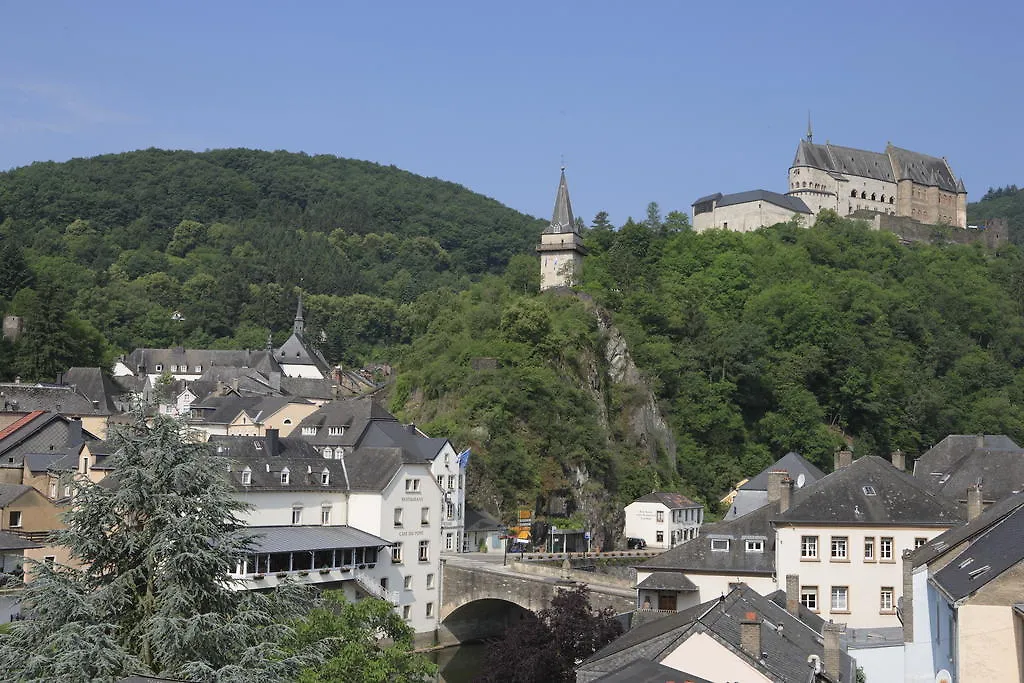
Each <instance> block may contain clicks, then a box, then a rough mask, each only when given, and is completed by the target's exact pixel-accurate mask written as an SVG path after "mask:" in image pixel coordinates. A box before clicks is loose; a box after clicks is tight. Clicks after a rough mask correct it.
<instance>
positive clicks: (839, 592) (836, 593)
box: [832, 586, 850, 612]
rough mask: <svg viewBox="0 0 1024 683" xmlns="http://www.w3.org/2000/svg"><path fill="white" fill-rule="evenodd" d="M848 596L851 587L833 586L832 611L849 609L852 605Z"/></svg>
mask: <svg viewBox="0 0 1024 683" xmlns="http://www.w3.org/2000/svg"><path fill="white" fill-rule="evenodd" d="M848 597H849V588H848V587H847V586H832V611H833V612H846V611H849V608H850V605H849V601H848V599H847V598H848Z"/></svg>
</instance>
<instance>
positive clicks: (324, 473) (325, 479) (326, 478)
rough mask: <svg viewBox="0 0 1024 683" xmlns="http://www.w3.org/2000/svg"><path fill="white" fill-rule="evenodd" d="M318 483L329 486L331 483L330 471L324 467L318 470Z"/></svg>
mask: <svg viewBox="0 0 1024 683" xmlns="http://www.w3.org/2000/svg"><path fill="white" fill-rule="evenodd" d="M320 485H321V486H330V485H331V471H330V470H329V469H327V468H326V467H325V468H323V470H321V471H320Z"/></svg>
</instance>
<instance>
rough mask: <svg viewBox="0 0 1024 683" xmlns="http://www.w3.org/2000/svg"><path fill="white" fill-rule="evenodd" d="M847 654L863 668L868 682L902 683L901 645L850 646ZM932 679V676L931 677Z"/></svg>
mask: <svg viewBox="0 0 1024 683" xmlns="http://www.w3.org/2000/svg"><path fill="white" fill-rule="evenodd" d="M848 654H849V655H850V656H851V657H853V658H854V659H856V660H857V666H858V667H860V668H862V669H864V677H865V679H866V680H867V681H869V683H903V645H902V644H900V645H892V646H889V647H862V648H855V647H850V648H849V649H848ZM932 680H934V677H933V678H932Z"/></svg>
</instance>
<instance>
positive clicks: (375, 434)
mask: <svg viewBox="0 0 1024 683" xmlns="http://www.w3.org/2000/svg"><path fill="white" fill-rule="evenodd" d="M446 443H448V439H443V438H439V437H429V436H423V435H421V434H420V433H419V432H417V431H416V428H415V426H413V425H403V424H401V423H399V422H392V421H390V420H375V421H373V422H371V423H370V425H369V426H368V427H367V429H366V432H365V433H364V434H363V438H362V439H360V441H359V445H360V446H369V447H377V448H382V447H389V446H400V447H401V448H403V449H405V450H406V451H408V452H409V453H412V454H413V455H415V456H416V457H417V458H418V459H419V460H421V461H424V462H432V461H433V460H434V458H436V457H437V455H438V454H439V453H440V452H441V449H443V448H444V445H445V444H446Z"/></svg>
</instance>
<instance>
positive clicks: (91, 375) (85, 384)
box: [61, 367, 125, 413]
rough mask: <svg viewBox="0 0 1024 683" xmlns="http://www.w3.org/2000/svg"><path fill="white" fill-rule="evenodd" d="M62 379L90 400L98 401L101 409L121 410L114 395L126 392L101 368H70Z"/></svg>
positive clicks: (110, 411) (105, 410)
mask: <svg viewBox="0 0 1024 683" xmlns="http://www.w3.org/2000/svg"><path fill="white" fill-rule="evenodd" d="M61 380H62V381H63V383H64V384H66V385H68V386H70V387H73V388H74V390H75V391H77V392H78V393H80V394H81V395H82V396H85V397H86V398H87V399H89V400H90V401H95V402H96V403H98V404H99V408H100V410H101V411H103V412H107V413H116V412H119V411H118V409H117V404H116V402H115V401H114V397H115V396H120V395H121V394H123V393H125V392H124V390H123V389H122V388H121V387H119V386H117V385H116V384H115V383H114V380H113V379H111V378H110V376H109V375H107V374H106V373H105V372H103V370H101V369H100V368H85V367H75V368H70V369H69V370H68V371H67V372H65V373H64V375H63V376H62V377H61Z"/></svg>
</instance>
